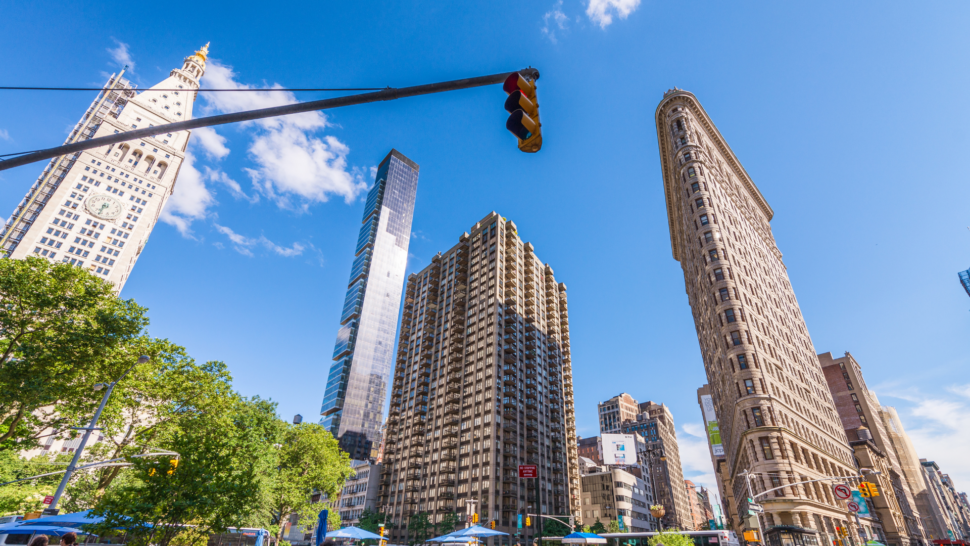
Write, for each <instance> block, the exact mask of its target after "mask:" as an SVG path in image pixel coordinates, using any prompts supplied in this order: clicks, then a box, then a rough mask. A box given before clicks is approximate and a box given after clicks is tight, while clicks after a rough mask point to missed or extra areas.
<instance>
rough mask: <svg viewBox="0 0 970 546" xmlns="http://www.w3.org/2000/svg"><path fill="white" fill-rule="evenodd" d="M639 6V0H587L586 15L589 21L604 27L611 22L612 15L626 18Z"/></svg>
mask: <svg viewBox="0 0 970 546" xmlns="http://www.w3.org/2000/svg"><path fill="white" fill-rule="evenodd" d="M638 7H640V0H589V4H587V5H586V15H587V17H589V19H590V20H591V21H593V22H594V23H596V24H597V25H599V26H600V28H604V29H605V28H606V27H608V26H610V24H612V23H613V16H614V15H615V16H616V17H619V18H620V19H626V18H627V17H628V16H629V15H630V14H631V13H633V12H634V11H636V9H637V8H638Z"/></svg>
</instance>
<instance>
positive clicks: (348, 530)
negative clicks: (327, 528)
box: [327, 525, 381, 540]
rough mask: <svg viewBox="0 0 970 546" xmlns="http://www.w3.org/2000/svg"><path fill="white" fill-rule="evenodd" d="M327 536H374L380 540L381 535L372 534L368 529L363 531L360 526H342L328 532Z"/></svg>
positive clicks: (357, 537) (361, 538) (363, 537)
mask: <svg viewBox="0 0 970 546" xmlns="http://www.w3.org/2000/svg"><path fill="white" fill-rule="evenodd" d="M327 538H352V539H355V540H364V539H367V538H374V539H378V540H380V538H381V535H377V534H374V533H372V532H370V531H365V530H363V529H361V528H360V527H354V526H353V525H351V526H350V527H344V528H343V529H340V530H338V531H333V532H328V533H327Z"/></svg>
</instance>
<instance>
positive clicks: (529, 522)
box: [525, 516, 532, 527]
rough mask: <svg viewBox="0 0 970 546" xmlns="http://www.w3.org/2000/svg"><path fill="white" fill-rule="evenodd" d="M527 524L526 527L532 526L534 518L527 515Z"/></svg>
mask: <svg viewBox="0 0 970 546" xmlns="http://www.w3.org/2000/svg"><path fill="white" fill-rule="evenodd" d="M525 526H526V527H532V518H531V517H529V516H526V517H525Z"/></svg>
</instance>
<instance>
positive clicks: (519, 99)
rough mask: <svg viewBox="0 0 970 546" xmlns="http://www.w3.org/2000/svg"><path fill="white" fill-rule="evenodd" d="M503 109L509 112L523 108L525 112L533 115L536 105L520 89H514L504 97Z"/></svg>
mask: <svg viewBox="0 0 970 546" xmlns="http://www.w3.org/2000/svg"><path fill="white" fill-rule="evenodd" d="M505 110H506V111H507V112H508V113H510V114H511V113H512V112H515V111H516V110H524V111H525V112H526V113H527V114H530V115H534V114H535V113H536V105H535V104H533V103H532V101H531V100H529V97H526V96H525V94H524V93H522V91H521V90H519V89H516V90H515V91H514V92H512V94H511V95H509V98H507V99H505Z"/></svg>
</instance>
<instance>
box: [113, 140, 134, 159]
mask: <svg viewBox="0 0 970 546" xmlns="http://www.w3.org/2000/svg"><path fill="white" fill-rule="evenodd" d="M130 151H131V146H129V145H127V144H122V145H121V147H120V148H118V151H117V152H115V157H117V158H118V161H124V160H125V157H127V156H128V152H130Z"/></svg>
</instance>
